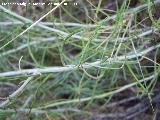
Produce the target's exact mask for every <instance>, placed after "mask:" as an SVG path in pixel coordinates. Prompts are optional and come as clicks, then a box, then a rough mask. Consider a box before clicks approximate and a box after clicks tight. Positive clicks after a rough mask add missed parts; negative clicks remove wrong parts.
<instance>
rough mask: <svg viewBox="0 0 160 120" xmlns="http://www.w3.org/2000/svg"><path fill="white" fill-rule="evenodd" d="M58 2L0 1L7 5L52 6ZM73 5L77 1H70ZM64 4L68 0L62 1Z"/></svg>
mask: <svg viewBox="0 0 160 120" xmlns="http://www.w3.org/2000/svg"><path fill="white" fill-rule="evenodd" d="M59 4H60V2H54V3H53V2H49V3H45V2H42V3H38V2H33V3H30V2H20V3H18V2H2V3H0V5H2V6H8V5H19V6H28V5H29V6H43V5H54V6H57V5H59ZM72 4H73V5H75V6H76V5H78V3H77V2H72ZM63 5H64V6H67V5H68V2H64V3H63Z"/></svg>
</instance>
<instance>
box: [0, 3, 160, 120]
mask: <svg viewBox="0 0 160 120" xmlns="http://www.w3.org/2000/svg"><path fill="white" fill-rule="evenodd" d="M47 2H48V1H47ZM131 2H132V1H131V0H125V1H120V2H115V1H114V2H113V1H112V2H111V1H110V4H113V5H114V7H113V10H109V9H105V5H106V3H105V1H103V0H99V1H96V2H91V1H89V0H87V1H82V0H80V1H79V2H78V6H74V5H71V7H69V8H68V6H67V7H65V6H63V5H61V4H60V5H58V6H56V7H54V8H52V7H53V6H51V8H46V9H44V11H46V14H44V15H43V16H41V17H40V18H39V19H38V20H32V19H31V18H30V16H27V14H25V15H26V16H21V15H19V14H17V13H16V12H14V10H13V8H10V7H11V6H7V7H4V6H2V5H0V10H1V12H0V34H1V36H0V80H1V81H2V82H3V83H10V84H6V85H7V86H10V87H11V88H12V87H13V86H12V84H14V85H15V86H17V88H16V91H12V93H11V94H10V95H6V96H2V97H1V96H0V99H1V98H2V100H1V102H0V108H1V109H0V117H1V118H11V119H12V118H18V117H20V113H24V115H22V116H23V117H24V118H25V119H28V117H31V118H33V119H35V120H36V119H49V120H50V119H53V118H55V119H61V118H62V119H79V118H78V117H82V118H85V117H89V116H92V114H94V112H92V110H91V109H92V108H93V107H94V106H99V107H100V108H101V106H103V105H106V104H107V103H110V101H111V100H112V97H113V96H114V95H117V94H119V93H120V92H122V91H125V90H127V89H134V90H135V91H136V94H137V95H139V96H144V95H146V96H148V98H149V99H150V103H151V105H152V98H151V97H152V96H151V93H152V92H153V90H154V87H155V85H156V83H157V78H158V75H159V63H158V53H159V52H158V49H159V47H160V44H159V43H158V42H157V43H155V42H154V35H155V33H156V32H157V30H159V20H156V19H154V17H153V16H154V15H153V12H152V11H153V10H152V9H153V8H154V7H155V5H158V4H160V1H159V0H157V1H155V2H154V3H153V2H152V1H150V0H148V1H147V2H144V3H141V4H139V6H137V7H136V8H132V7H131V6H130V4H131ZM22 9H24V8H22ZM27 10H30V8H29V7H27V9H26V11H24V12H27ZM142 11H146V12H147V13H148V16H147V17H148V18H145V20H146V19H147V20H149V21H151V23H152V24H151V25H150V26H146V25H144V24H142V22H143V19H142V20H141V21H139V20H140V19H139V18H138V17H139V16H138V15H139V13H142ZM52 12H54V13H53V14H52ZM83 13H85V14H83ZM57 14H58V15H57ZM78 14H79V15H78ZM33 15H34V13H33ZM36 16H37V15H36ZM152 52H154V54H151V53H152ZM145 62H147V63H145ZM149 69H150V70H149ZM98 102H101V105H99V104H98ZM100 108H99V109H98V108H97V110H96V112H99V111H100V110H101V109H100ZM153 109H154V108H153ZM28 115H29V116H28Z"/></svg>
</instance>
